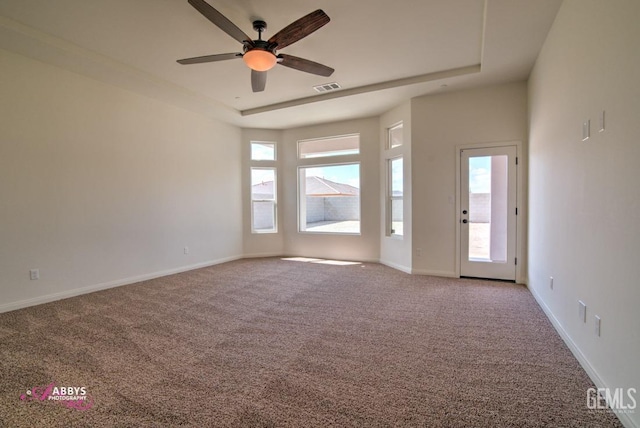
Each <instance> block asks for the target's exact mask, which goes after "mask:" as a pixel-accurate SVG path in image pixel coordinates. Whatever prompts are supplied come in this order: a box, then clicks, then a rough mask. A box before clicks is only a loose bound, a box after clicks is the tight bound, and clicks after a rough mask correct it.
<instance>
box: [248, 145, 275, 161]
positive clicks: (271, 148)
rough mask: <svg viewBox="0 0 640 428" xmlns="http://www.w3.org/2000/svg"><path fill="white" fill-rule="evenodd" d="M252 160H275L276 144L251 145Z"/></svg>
mask: <svg viewBox="0 0 640 428" xmlns="http://www.w3.org/2000/svg"><path fill="white" fill-rule="evenodd" d="M251 160H275V144H273V143H251Z"/></svg>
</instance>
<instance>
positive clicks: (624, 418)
mask: <svg viewBox="0 0 640 428" xmlns="http://www.w3.org/2000/svg"><path fill="white" fill-rule="evenodd" d="M527 288H528V289H529V291H530V292H531V294H532V295H533V298H534V299H536V302H537V303H538V306H540V308H541V309H542V311H543V312H544V313H545V315H546V316H547V318H548V319H549V321H551V324H552V325H553V327H554V328H555V329H556V331H557V332H558V334H559V335H560V337H561V338H562V340H563V341H564V343H566V344H567V346H568V347H569V350H570V351H571V353H572V354H573V356H574V357H576V359H577V360H578V362H579V363H580V365H581V366H582V368H583V369H584V371H585V372H587V376H589V378H590V379H591V380H592V381H593V383H594V384H595V385H596V387H597V388H607V387H608V385H606V384H605V382H604V381H603V380H602V377H600V375H599V374H598V372H597V371H596V370H595V369H594V368H593V366H592V365H591V363H590V362H589V359H588V358H587V357H586V356H585V355H584V354H583V353H582V351H581V350H580V348H579V347H578V345H576V343H575V342H574V341H573V339H571V336H570V335H569V333H567V331H566V330H565V329H564V327H563V326H562V323H561V322H560V321H559V320H558V319H557V318H556V317H555V315H554V314H553V312H551V309H550V308H549V306H547V304H546V303H545V302H544V300H542V298H541V297H540V295H539V294H538V293H537V292H536V290H535V289H534V288H532V287H529V286H527ZM585 406H586V401H585ZM616 416H617V417H618V419H620V422H622V424H623V425H624V426H625V427H627V428H640V426H638V425H637V424H636V423H635V422H634V421H633V420H632V419H631V417H630V416H629V415H628V414H626V413H616Z"/></svg>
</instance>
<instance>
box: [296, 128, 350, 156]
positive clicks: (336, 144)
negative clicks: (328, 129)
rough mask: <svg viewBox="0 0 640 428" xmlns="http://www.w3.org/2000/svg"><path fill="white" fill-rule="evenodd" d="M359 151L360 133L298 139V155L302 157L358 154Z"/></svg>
mask: <svg viewBox="0 0 640 428" xmlns="http://www.w3.org/2000/svg"><path fill="white" fill-rule="evenodd" d="M359 153H360V135H359V134H353V135H343V136H339V137H330V138H319V139H315V140H304V141H298V157H299V158H300V159H308V158H320V157H329V156H344V155H357V154H359Z"/></svg>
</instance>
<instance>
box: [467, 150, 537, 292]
mask: <svg viewBox="0 0 640 428" xmlns="http://www.w3.org/2000/svg"><path fill="white" fill-rule="evenodd" d="M506 146H516V158H517V159H518V170H517V175H516V181H517V183H516V207H517V208H518V215H517V216H516V258H517V260H518V263H517V264H516V282H517V283H519V284H526V283H527V280H526V272H527V269H526V260H525V257H524V255H525V248H526V233H525V229H524V226H525V225H526V216H527V207H526V204H525V201H526V195H525V191H526V189H527V187H526V183H525V181H524V178H525V177H526V174H525V169H526V165H527V162H526V159H525V156H524V155H525V153H524V150H523V148H522V146H523V144H522V141H500V142H487V143H474V144H460V145H457V146H456V198H455V206H456V207H455V223H456V277H458V278H460V264H461V263H460V258H461V254H460V252H461V251H462V245H461V238H462V236H461V231H460V221H461V220H462V216H461V214H460V212H461V209H462V206H461V203H460V197H461V187H462V183H461V174H462V156H461V153H462V151H463V150H467V149H489V148H494V147H506Z"/></svg>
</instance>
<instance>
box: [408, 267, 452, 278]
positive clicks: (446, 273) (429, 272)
mask: <svg viewBox="0 0 640 428" xmlns="http://www.w3.org/2000/svg"><path fill="white" fill-rule="evenodd" d="M411 273H412V274H415V275H430V276H442V277H445V278H458V275H456V273H455V272H450V271H446V270H426V269H412V270H411Z"/></svg>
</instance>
